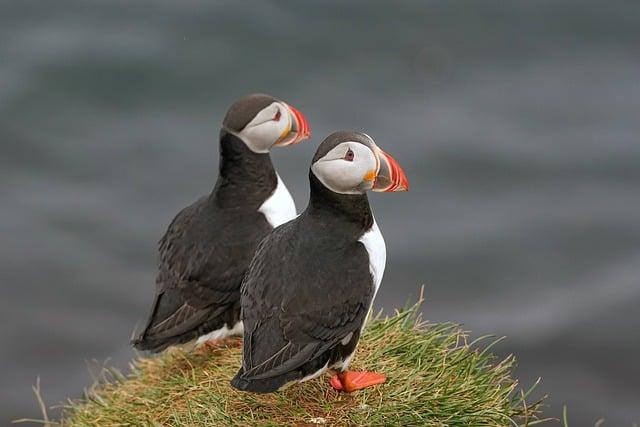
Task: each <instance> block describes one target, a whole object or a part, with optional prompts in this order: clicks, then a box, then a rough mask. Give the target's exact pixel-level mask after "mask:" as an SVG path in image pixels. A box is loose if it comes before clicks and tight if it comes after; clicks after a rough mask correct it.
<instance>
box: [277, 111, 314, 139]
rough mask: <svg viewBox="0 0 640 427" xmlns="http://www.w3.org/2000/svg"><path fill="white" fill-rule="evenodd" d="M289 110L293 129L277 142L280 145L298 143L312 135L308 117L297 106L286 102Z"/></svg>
mask: <svg viewBox="0 0 640 427" xmlns="http://www.w3.org/2000/svg"><path fill="white" fill-rule="evenodd" d="M285 105H286V106H287V109H288V110H289V117H290V119H291V120H290V123H291V129H290V130H289V132H288V133H287V134H285V135H284V137H283V138H282V139H281V140H280V141H278V142H277V143H276V145H277V146H278V147H285V146H287V145H293V144H297V143H299V142H300V141H304V140H305V139H307V138H309V137H310V136H311V127H310V126H309V122H308V121H307V119H306V117H305V116H304V115H303V114H302V113H301V112H300V111H299V110H298V109H297V108H295V107H293V106H292V105H289V104H285Z"/></svg>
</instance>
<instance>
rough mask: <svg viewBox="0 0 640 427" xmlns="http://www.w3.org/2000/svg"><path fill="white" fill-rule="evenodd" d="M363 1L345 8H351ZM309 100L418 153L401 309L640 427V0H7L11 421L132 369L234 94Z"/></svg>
mask: <svg viewBox="0 0 640 427" xmlns="http://www.w3.org/2000/svg"><path fill="white" fill-rule="evenodd" d="M343 3H344V4H343ZM253 91H263V92H268V93H271V94H274V95H276V96H279V97H281V98H282V99H284V100H286V101H289V102H291V103H292V104H293V105H295V106H296V107H298V108H299V109H301V110H302V111H303V112H304V113H305V114H306V115H307V117H308V118H309V120H310V122H311V125H312V128H313V134H314V137H313V140H312V141H311V142H306V143H303V144H300V145H298V146H296V147H294V148H291V149H277V150H274V152H273V153H272V158H273V160H274V163H275V164H276V166H277V168H278V170H279V172H280V174H281V176H282V177H283V179H284V180H285V182H286V183H287V185H288V187H289V189H290V190H291V192H292V194H293V196H294V198H295V199H296V201H297V204H298V208H299V209H302V208H303V207H304V206H305V204H306V201H307V199H308V181H307V173H308V167H309V162H310V159H311V157H312V155H313V152H314V151H315V148H316V147H317V144H318V143H319V141H320V140H321V139H322V138H324V136H326V135H327V134H329V133H330V132H332V131H334V130H337V129H355V130H364V131H366V132H367V133H368V134H370V135H372V136H373V137H374V138H375V139H376V141H377V142H378V143H379V144H380V146H382V147H384V149H385V150H387V151H388V152H389V153H391V154H392V155H394V157H395V158H396V159H397V160H398V161H399V162H400V163H401V164H402V165H403V166H404V168H405V171H406V172H407V175H408V176H409V179H410V182H411V191H410V192H409V193H405V194H374V195H372V196H371V197H370V200H371V203H372V206H373V209H374V211H375V214H376V218H377V220H378V223H379V224H380V227H381V229H382V231H383V233H384V235H385V238H386V241H387V249H388V261H387V270H386V273H385V280H384V281H383V285H382V288H381V291H380V292H379V294H378V299H377V305H378V306H380V307H384V308H385V309H388V310H391V309H392V308H394V307H397V306H401V305H404V304H405V302H407V301H412V300H415V298H416V296H417V295H418V293H419V288H420V286H421V285H422V284H425V293H426V302H425V305H424V313H425V317H426V318H428V319H430V320H433V321H453V322H460V323H464V325H465V328H467V329H469V330H472V331H473V335H474V336H479V335H483V334H488V333H491V334H496V335H498V336H501V335H506V336H507V339H506V340H505V341H503V342H501V344H500V345H499V346H498V347H497V352H498V354H500V355H502V356H504V355H507V354H510V353H514V354H515V355H516V356H517V358H518V360H519V368H518V370H517V372H516V374H517V376H518V378H519V379H520V380H521V383H522V385H523V386H524V387H528V386H529V385H531V384H532V383H533V382H534V381H535V379H536V378H538V377H539V376H542V377H543V383H542V384H541V386H540V388H539V392H538V394H537V396H540V395H541V394H543V393H549V394H550V395H551V397H550V399H549V401H548V404H549V406H548V407H547V411H546V414H547V415H548V416H556V417H557V416H560V414H561V412H562V406H563V405H565V404H566V405H567V406H568V409H569V416H570V420H571V424H572V425H575V426H587V425H593V424H594V423H595V422H596V421H597V420H598V419H600V418H605V419H606V422H605V424H604V426H631V425H632V423H633V422H636V423H638V422H640V368H639V367H638V358H639V357H640V356H639V355H640V315H639V312H640V2H638V1H610V2H602V1H595V0H576V1H559V0H540V1H517V2H516V1H511V2H506V1H482V2H479V1H477V2H458V1H452V0H446V1H445V0H441V1H419V2H372V1H358V2H355V1H354V2H348V3H347V2H338V1H336V2H329V1H322V2H305V3H303V2H294V1H289V2H261V1H251V2H247V1H242V2H238V1H184V0H183V1H175V2H169V1H164V2H162V1H159V2H148V1H135V2H132V1H108V2H106V1H104V2H98V1H88V0H82V1H77V2H71V1H62V0H58V1H55V2H53V1H52V2H36V1H11V2H9V1H3V2H0V286H1V294H0V325H1V326H0V366H1V368H0V369H1V371H0V374H1V379H0V424H3V425H4V424H6V423H7V422H8V421H9V420H11V419H15V418H19V417H38V416H39V410H38V406H37V403H36V400H35V398H34V396H33V393H32V391H31V386H32V385H33V384H35V382H36V378H37V377H38V376H39V377H40V380H41V384H42V391H43V397H44V399H45V400H46V402H47V403H49V404H52V405H53V404H57V403H59V402H61V401H63V400H64V399H65V398H66V397H78V396H80V394H81V392H82V389H83V388H84V387H85V386H87V385H89V384H90V383H91V382H92V379H91V376H90V375H89V370H88V369H87V361H91V360H94V359H95V360H98V361H100V362H104V361H105V360H107V359H108V362H107V364H108V365H112V366H117V367H120V368H123V369H126V367H127V363H128V361H129V360H130V358H131V357H132V355H133V352H132V349H131V347H130V346H129V344H128V341H129V338H130V336H131V334H132V331H133V329H134V327H135V326H136V324H138V325H140V324H141V323H142V321H143V320H144V317H145V316H146V314H147V311H148V308H149V304H150V302H151V297H152V291H153V281H154V275H155V265H156V258H155V257H156V253H155V251H156V242H157V240H158V239H159V237H160V236H161V235H162V233H163V231H164V229H165V228H166V226H167V225H168V223H169V221H170V220H171V219H172V217H173V215H174V214H175V213H177V212H178V210H179V209H180V208H182V207H183V206H185V205H187V204H188V203H190V202H192V201H193V200H195V199H196V198H197V197H198V196H200V195H202V194H204V193H206V192H208V191H210V189H211V188H212V187H213V183H214V180H215V177H216V173H217V159H218V158H217V134H218V129H219V123H220V122H221V119H222V116H223V114H224V112H225V110H226V108H227V107H228V106H229V105H230V103H231V102H232V101H233V100H234V99H235V98H237V97H239V96H241V95H244V94H246V93H249V92H253Z"/></svg>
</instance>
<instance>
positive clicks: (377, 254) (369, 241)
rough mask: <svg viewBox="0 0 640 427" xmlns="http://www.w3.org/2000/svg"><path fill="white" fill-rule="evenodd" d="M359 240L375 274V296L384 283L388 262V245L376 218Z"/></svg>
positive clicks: (372, 273) (370, 268)
mask: <svg viewBox="0 0 640 427" xmlns="http://www.w3.org/2000/svg"><path fill="white" fill-rule="evenodd" d="M358 241H359V242H360V243H362V244H363V245H364V247H365V249H366V250H367V253H368V254H369V271H370V272H371V276H373V285H374V286H375V290H374V291H373V298H375V297H376V294H377V293H378V289H379V288H380V284H381V283H382V276H383V275H384V268H385V265H386V264H387V246H386V245H385V243H384V238H383V237H382V233H381V232H380V229H379V228H378V224H377V223H376V220H375V218H374V220H373V225H372V226H371V229H370V230H369V231H367V232H366V233H364V234H363V235H362V237H360V238H359V239H358ZM373 298H372V299H371V304H373Z"/></svg>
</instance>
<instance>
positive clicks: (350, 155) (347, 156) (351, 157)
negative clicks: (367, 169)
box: [343, 148, 354, 162]
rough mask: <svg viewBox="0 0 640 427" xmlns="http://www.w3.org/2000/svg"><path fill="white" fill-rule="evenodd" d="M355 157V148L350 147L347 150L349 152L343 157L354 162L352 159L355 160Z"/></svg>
mask: <svg viewBox="0 0 640 427" xmlns="http://www.w3.org/2000/svg"><path fill="white" fill-rule="evenodd" d="M353 157H354V154H353V150H352V149H351V148H349V149H348V150H347V153H346V154H345V155H344V157H343V158H344V159H345V160H346V161H347V162H352V161H353Z"/></svg>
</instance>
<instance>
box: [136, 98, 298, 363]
mask: <svg viewBox="0 0 640 427" xmlns="http://www.w3.org/2000/svg"><path fill="white" fill-rule="evenodd" d="M309 135H310V129H309V124H308V123H307V120H306V119H305V118H304V116H303V115H302V114H301V113H300V112H299V111H298V110H296V109H295V108H293V107H292V106H291V105H289V104H287V103H285V102H283V101H281V100H279V99H276V98H274V97H272V96H269V95H262V94H254V95H249V96H246V97H244V98H241V99H240V100H238V101H236V102H235V103H234V104H233V105H232V106H231V108H229V110H228V111H227V114H226V116H225V118H224V120H223V122H222V129H221V130H220V168H219V169H220V172H219V176H218V180H217V182H216V185H215V187H214V189H213V191H212V192H211V194H209V195H207V196H204V197H202V198H201V199H200V200H198V201H196V202H195V203H193V204H192V205H190V206H188V207H186V208H185V209H183V210H182V211H181V212H180V213H179V214H178V215H177V216H176V217H175V218H174V219H173V221H172V222H171V225H169V228H168V230H167V231H166V233H165V235H164V237H163V238H162V239H161V240H160V249H159V252H160V266H159V272H158V276H157V278H156V294H155V299H154V302H153V306H152V309H151V314H150V316H149V320H148V322H147V325H146V327H145V328H144V330H143V331H142V333H141V334H140V335H139V336H138V337H137V338H136V339H134V340H133V345H134V346H135V347H136V348H137V349H139V350H150V351H154V352H156V351H161V350H163V349H165V348H166V347H168V346H170V345H174V344H182V343H186V342H188V341H192V340H195V339H197V342H198V343H203V342H207V341H208V340H217V339H222V338H226V337H227V336H230V335H241V334H242V322H241V321H240V285H241V283H242V278H243V277H244V274H245V272H246V270H247V267H248V266H249V262H250V261H251V258H252V257H253V255H254V253H255V250H256V247H257V246H258V243H260V240H262V238H263V237H265V236H266V235H267V234H268V233H269V232H270V231H271V230H272V229H273V228H274V227H277V226H278V225H280V224H282V223H284V222H286V221H289V220H291V219H293V218H295V216H296V208H295V205H294V203H293V199H292V198H291V195H290V194H289V192H288V191H287V188H286V187H285V186H284V183H283V182H282V180H281V179H280V177H279V176H278V174H277V173H276V171H275V169H274V168H273V164H272V163H271V158H270V157H269V151H270V150H271V148H272V147H274V146H287V145H292V144H295V143H297V142H300V141H302V140H303V139H306V138H308V137H309Z"/></svg>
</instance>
